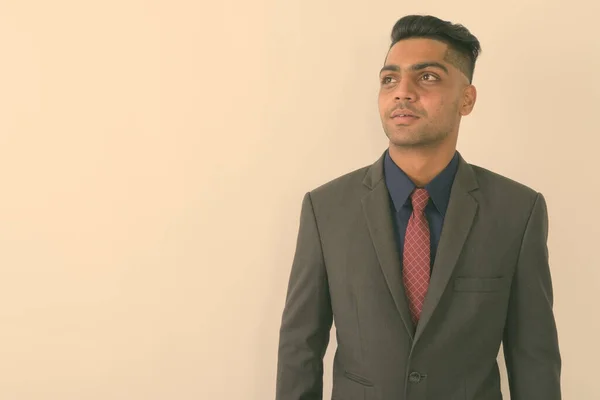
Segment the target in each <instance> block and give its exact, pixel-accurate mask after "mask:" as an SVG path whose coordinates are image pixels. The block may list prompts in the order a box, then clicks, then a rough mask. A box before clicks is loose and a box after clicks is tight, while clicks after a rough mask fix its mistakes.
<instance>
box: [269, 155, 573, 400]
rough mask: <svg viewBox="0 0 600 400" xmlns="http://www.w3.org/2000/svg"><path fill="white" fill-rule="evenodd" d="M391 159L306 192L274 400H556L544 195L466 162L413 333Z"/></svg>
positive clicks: (554, 335)
mask: <svg viewBox="0 0 600 400" xmlns="http://www.w3.org/2000/svg"><path fill="white" fill-rule="evenodd" d="M383 159H384V158H383V156H382V157H381V158H380V159H379V160H378V161H377V162H375V163H374V164H373V165H371V166H368V167H365V168H362V169H359V170H357V171H354V172H351V173H349V174H347V175H344V176H342V177H340V178H337V179H335V180H333V181H331V182H329V183H327V184H325V185H322V186H320V187H319V188H316V189H314V190H312V191H310V192H309V193H307V194H306V195H305V197H304V199H303V203H302V211H301V217H300V228H299V233H298V239H297V244H296V252H295V256H294V261H293V264H292V268H291V274H290V278H289V287H288V292H287V298H286V302H285V308H284V311H283V317H282V323H281V330H280V340H279V353H278V362H277V384H276V399H277V400H316V399H321V398H322V396H323V393H322V392H323V356H324V354H325V351H326V348H327V345H328V343H329V335H330V329H331V325H332V321H335V326H336V332H337V343H338V347H337V350H336V353H335V358H334V369H333V396H332V398H333V399H337V400H499V399H502V394H501V392H500V375H499V369H498V364H497V362H496V360H497V356H498V351H499V347H500V344H501V342H503V345H504V352H505V358H506V365H507V370H508V376H509V382H510V391H511V400H559V399H560V398H561V389H560V371H561V356H560V353H559V346H558V338H557V329H556V324H555V320H554V315H553V311H552V307H553V294H552V282H551V276H550V271H549V265H548V250H547V233H548V214H547V209H546V203H545V200H544V197H543V196H542V194H541V193H538V192H536V191H534V190H532V189H530V188H528V187H526V186H524V185H522V184H519V183H517V182H514V181H512V180H509V179H508V178H505V177H502V176H500V175H497V174H495V173H493V172H490V171H488V170H485V169H483V168H480V167H477V166H473V165H470V164H468V163H466V162H465V160H464V159H463V158H462V156H460V157H459V167H458V171H457V173H456V178H455V181H454V184H453V187H452V191H451V195H450V203H449V205H448V210H447V213H446V217H445V221H444V225H443V229H442V235H441V239H440V243H439V247H438V250H437V254H436V259H435V263H434V266H433V272H432V276H431V282H430V286H429V291H428V293H427V297H426V299H425V304H424V308H423V311H422V315H421V320H420V322H419V323H418V326H417V327H416V328H415V327H414V326H413V324H412V322H411V318H410V314H409V310H408V305H407V301H406V297H405V292H404V288H403V284H402V266H401V261H400V260H401V259H400V257H399V253H398V249H397V246H396V242H395V238H394V226H393V220H392V211H391V210H392V206H391V201H390V197H389V194H388V190H387V187H386V185H385V181H384V173H383Z"/></svg>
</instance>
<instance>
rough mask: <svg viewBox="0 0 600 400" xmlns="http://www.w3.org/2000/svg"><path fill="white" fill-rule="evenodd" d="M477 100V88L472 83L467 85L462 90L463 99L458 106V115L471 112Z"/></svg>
mask: <svg viewBox="0 0 600 400" xmlns="http://www.w3.org/2000/svg"><path fill="white" fill-rule="evenodd" d="M476 101H477V89H476V88H475V86H473V85H469V86H467V87H465V88H464V90H463V99H462V104H461V106H460V115H462V116H465V115H469V114H471V111H473V107H475V102H476Z"/></svg>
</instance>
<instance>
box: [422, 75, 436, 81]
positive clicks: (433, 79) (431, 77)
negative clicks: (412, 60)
mask: <svg viewBox="0 0 600 400" xmlns="http://www.w3.org/2000/svg"><path fill="white" fill-rule="evenodd" d="M426 76H428V77H429V79H424V80H425V81H437V80H438V77H437V76H435V75H433V74H429V73H427V74H423V75H422V77H423V78H424V77H426Z"/></svg>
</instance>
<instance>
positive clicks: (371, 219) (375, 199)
mask: <svg viewBox="0 0 600 400" xmlns="http://www.w3.org/2000/svg"><path fill="white" fill-rule="evenodd" d="M384 154H385V153H384ZM383 159H384V158H383V157H382V158H380V159H379V160H378V161H377V162H376V163H375V164H373V166H372V167H371V168H370V169H369V172H368V173H367V176H366V177H365V180H364V182H363V183H364V184H365V185H366V186H368V187H369V188H370V189H371V191H370V192H369V193H368V194H367V195H366V196H365V197H364V198H363V199H362V204H363V211H364V214H365V218H366V220H367V225H368V227H369V233H370V234H371V239H372V241H373V246H374V247H375V252H376V253H377V258H378V260H379V265H380V267H381V271H382V272H383V275H384V277H385V280H386V282H387V285H388V287H389V289H390V293H391V295H392V298H393V299H394V303H395V304H396V308H397V309H398V312H399V313H400V316H401V318H402V321H403V322H404V326H405V327H406V331H407V332H408V334H409V335H410V338H411V339H412V338H413V335H414V325H413V322H412V320H411V317H410V312H409V309H408V303H407V301H406V294H405V291H404V284H403V281H402V269H401V263H400V253H399V252H398V245H397V243H396V238H395V234H394V225H393V220H392V212H391V203H390V197H389V193H388V190H387V186H386V185H385V181H384V179H383Z"/></svg>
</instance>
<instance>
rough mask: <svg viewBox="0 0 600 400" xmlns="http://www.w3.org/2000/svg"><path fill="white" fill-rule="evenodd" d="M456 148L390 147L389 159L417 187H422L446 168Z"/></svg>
mask: <svg viewBox="0 0 600 400" xmlns="http://www.w3.org/2000/svg"><path fill="white" fill-rule="evenodd" d="M455 152H456V147H449V148H444V147H438V148H414V147H413V148H402V147H397V146H393V145H390V148H389V153H390V157H391V158H392V160H393V161H394V163H396V165H397V166H398V167H400V169H402V171H404V173H405V174H406V175H407V176H408V177H409V178H410V180H411V181H413V183H414V184H415V185H416V186H417V187H424V186H425V185H427V184H428V183H429V182H431V181H432V180H433V178H435V177H436V176H437V175H438V174H439V173H440V172H442V171H443V170H444V168H446V166H448V164H449V163H450V161H451V160H452V157H454V153H455Z"/></svg>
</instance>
